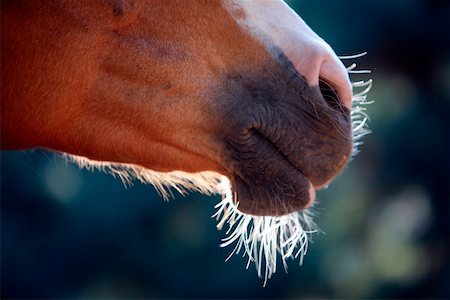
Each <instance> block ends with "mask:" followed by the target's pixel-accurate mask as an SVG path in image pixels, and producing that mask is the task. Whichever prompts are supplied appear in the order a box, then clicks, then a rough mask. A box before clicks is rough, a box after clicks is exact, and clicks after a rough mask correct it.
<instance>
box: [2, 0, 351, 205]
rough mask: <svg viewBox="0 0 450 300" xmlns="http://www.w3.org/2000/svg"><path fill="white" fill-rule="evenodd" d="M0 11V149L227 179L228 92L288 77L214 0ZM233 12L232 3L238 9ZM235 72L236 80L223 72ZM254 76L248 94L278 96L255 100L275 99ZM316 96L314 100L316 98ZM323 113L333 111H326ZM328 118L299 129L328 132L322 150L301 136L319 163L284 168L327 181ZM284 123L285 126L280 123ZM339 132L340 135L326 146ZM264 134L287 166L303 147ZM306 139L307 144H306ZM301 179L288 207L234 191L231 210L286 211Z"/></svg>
mask: <svg viewBox="0 0 450 300" xmlns="http://www.w3.org/2000/svg"><path fill="white" fill-rule="evenodd" d="M1 10H2V16H1V22H2V24H1V25H2V27H1V33H2V35H1V51H2V53H1V64H2V68H1V83H2V88H1V147H2V149H24V148H31V147H44V148H49V149H53V150H58V151H63V152H67V153H71V154H76V155H80V156H84V157H88V158H90V159H94V160H98V161H110V162H119V163H120V162H123V163H128V164H136V165H140V166H143V167H145V168H149V169H152V170H156V171H161V172H166V171H173V170H181V171H186V172H200V171H214V172H218V173H221V174H224V175H227V176H229V177H233V176H235V175H237V174H236V172H235V169H236V168H234V167H233V164H235V163H236V161H237V162H239V161H242V157H241V158H240V159H232V158H230V157H229V156H230V155H231V154H230V153H229V152H230V149H229V148H228V147H226V144H227V141H229V140H230V139H231V140H233V138H232V137H230V136H232V135H233V133H231V132H229V131H227V130H226V128H228V127H227V126H228V125H227V123H228V122H229V121H230V120H231V119H232V121H233V124H232V125H233V126H234V125H236V124H237V123H239V122H241V121H242V120H237V119H236V118H234V119H233V118H231V117H230V112H231V114H233V111H237V110H239V109H240V108H241V107H243V105H242V104H245V101H250V102H252V101H254V100H255V98H254V97H253V96H251V97H248V96H244V97H240V96H239V95H242V92H243V91H244V92H245V89H246V88H247V86H248V84H249V82H252V80H259V78H264V80H265V81H264V80H263V81H262V83H264V82H269V81H270V80H272V79H273V81H274V82H277V80H278V81H280V80H281V81H280V82H278V83H279V84H281V85H285V84H286V83H287V80H289V78H288V79H286V78H285V77H286V76H285V75H283V74H281V73H283V72H284V71H283V70H287V69H286V66H285V65H284V64H285V62H284V61H281V60H280V58H279V57H278V48H277V47H276V45H273V47H272V48H270V47H269V48H268V47H266V46H265V45H263V44H262V42H261V41H260V40H258V39H256V38H254V37H253V36H252V35H251V34H249V33H248V32H247V31H246V30H244V29H243V28H242V27H241V26H240V25H239V24H238V23H237V22H236V20H235V19H234V18H233V16H231V15H230V13H229V12H228V11H227V10H226V9H224V7H223V5H222V3H221V1H219V0H183V1H175V0H172V1H165V0H161V1H158V0H152V1H144V0H142V1H139V0H133V1H132V0H130V1H126V0H123V1H120V0H103V1H102V0H96V1H94V0H84V1H83V0H55V1H50V0H48V1H45V0H30V1H4V2H2V9H1ZM243 14H245V12H243V11H240V12H239V17H243ZM283 57H284V56H283ZM264 66H266V67H264ZM267 66H270V67H267ZM289 67H291V68H294V66H293V65H289ZM271 72H275V73H276V74H275V75H276V76H275V77H271V76H270V74H271ZM280 72H281V73H280ZM236 74H243V75H245V76H244V77H243V78H245V80H244V81H242V82H236V81H235V80H234V79H233V80H230V78H235V76H236ZM297 76H298V77H299V78H301V76H300V75H298V74H297ZM262 83H259V84H257V86H258V89H259V90H260V91H262V92H264V93H266V94H267V95H269V96H270V94H271V93H275V92H277V93H278V94H277V95H275V96H273V95H272V96H273V97H272V96H270V97H272V98H270V97H269V98H267V97H266V100H267V99H269V100H270V99H276V100H277V101H283V97H282V96H283V95H281V92H280V91H279V86H277V88H274V89H272V90H271V89H269V88H261V84H262ZM230 84H231V85H234V86H233V87H231V88H230ZM298 84H299V85H305V81H304V80H303V82H300V83H298ZM277 89H278V90H277ZM294 90H295V88H294ZM232 91H236V93H233V92H232ZM297 91H298V96H299V98H298V100H299V101H303V102H304V101H305V98H304V97H303V96H302V94H304V93H312V94H314V93H320V92H319V90H318V88H316V89H315V90H312V91H309V89H308V88H306V87H305V88H303V89H297ZM290 97H291V98H289V101H293V100H295V99H294V98H292V97H293V96H292V95H291V96H290ZM319 98H320V97H319ZM228 100H229V101H228ZM318 101H322V102H321V103H322V104H324V103H325V102H323V98H321V99H319V100H318ZM250 102H249V103H250ZM244 106H245V105H244ZM307 110H308V113H307V114H306V115H305V116H306V117H305V118H304V119H302V120H301V122H300V121H296V122H297V123H295V122H293V124H294V123H295V124H296V126H297V125H299V124H302V122H305V124H308V122H309V119H310V117H308V116H311V115H313V114H314V107H313V106H310V107H309V108H308V109H307ZM326 110H327V111H330V112H332V111H334V112H333V113H332V114H334V115H336V113H335V111H336V109H334V110H329V109H328V108H326ZM347 114H348V112H347ZM237 115H239V113H237ZM334 115H333V116H332V118H331V119H326V118H330V116H329V115H328V114H326V113H324V114H323V116H322V118H325V119H326V120H325V122H326V124H327V125H326V126H323V127H321V128H320V129H317V128H318V127H314V126H313V127H311V126H309V125H308V126H305V128H304V129H305V130H319V131H320V132H319V133H318V136H320V134H322V135H323V134H325V133H327V132H333V133H332V134H330V136H332V137H331V138H330V141H331V140H333V141H334V142H333V143H334V144H333V143H332V144H331V146H328V147H322V146H320V143H322V144H323V142H320V138H317V139H314V138H310V139H308V140H309V141H314V143H316V144H314V145H309V147H311V149H312V150H311V153H316V152H317V151H318V150H317V149H322V150H323V151H325V152H326V151H328V152H326V153H325V152H323V151H322V152H321V153H320V154H321V155H324V156H327V160H326V162H327V166H325V164H324V163H323V162H324V161H322V164H321V163H320V162H318V164H316V165H315V163H314V160H311V163H310V165H307V164H304V165H302V168H303V169H302V170H300V169H297V170H296V172H299V171H300V172H306V173H308V171H307V170H308V169H311V170H312V169H314V168H315V167H316V166H317V165H319V166H324V167H325V169H324V170H327V171H326V172H325V171H324V172H323V174H324V175H323V176H322V177H321V178H314V180H313V181H314V182H313V183H317V184H323V183H324V182H327V181H328V180H330V179H331V178H332V177H334V176H335V175H336V174H337V173H338V172H339V171H340V170H341V169H342V167H343V165H344V164H345V163H346V162H347V160H348V157H349V151H350V150H349V149H350V148H351V138H349V135H350V132H351V128H350V127H348V125H349V123H345V124H343V125H342V126H340V125H339V126H338V127H337V129H336V128H335V129H336V130H335V131H333V130H334V129H333V126H334V125H335V123H333V122H334V121H335V120H336V116H334ZM299 122H300V123H299ZM317 122H319V123H320V122H321V120H319V121H317ZM330 124H331V125H330ZM332 125H333V126H332ZM344 129H345V130H344ZM284 130H285V131H286V132H285V133H286V134H287V133H288V131H289V128H285V129H284ZM321 130H322V131H321ZM342 130H344V135H343V142H342V143H339V142H336V141H338V140H339V138H340V136H339V134H338V133H337V132H341V131H342ZM297 133H298V132H297ZM309 136H314V133H312V134H309ZM290 138H291V139H292V138H295V137H293V136H292V135H291V136H290ZM317 141H319V142H317ZM269 142H271V143H274V144H275V146H276V147H281V150H282V151H284V152H288V154H285V153H283V154H285V155H288V156H293V157H288V158H287V160H290V159H294V164H297V163H298V162H297V160H299V159H301V157H299V156H298V155H300V154H302V155H303V154H304V153H303V152H302V153H296V154H295V155H294V154H289V153H290V151H285V150H286V149H285V148H286V147H287V146H286V145H284V144H283V143H281V142H280V143H279V145H278V144H277V141H274V140H271V138H269ZM286 143H287V142H286ZM317 143H318V144H317ZM291 144H292V145H293V146H294V145H298V141H297V143H291ZM315 145H317V146H318V147H319V148H317V149H313V148H314V147H315ZM283 147H284V148H283ZM277 149H278V148H277ZM272 150H273V149H272ZM264 151H265V150H264ZM264 151H259V150H258V151H255V153H256V155H259V154H260V153H264ZM305 151H306V150H305ZM319 152H320V151H319ZM233 155H238V156H239V155H240V154H239V153H238V154H233ZM345 155H347V159H344V160H342V157H343V156H345ZM294 156H295V157H294ZM318 157H320V155H319V156H318ZM230 161H232V162H230ZM247 161H248V160H247ZM284 163H287V162H284ZM243 165H245V164H243ZM255 167H257V166H253V168H255ZM327 168H328V169H329V170H328V169H327ZM305 170H306V171H305ZM291 171H292V170H291ZM249 174H256V173H255V172H254V171H252V172H250V173H249ZM288 174H290V175H289V176H291V175H292V176H295V175H296V173H295V172H293V171H292V172H291V173H288ZM306 175H308V174H306ZM286 176H287V175H286ZM292 176H291V178H292ZM313 176H316V175H313ZM286 180H287V182H289V180H290V179H286ZM286 180H285V181H286ZM305 180H306V179H305ZM263 181H264V184H267V180H263ZM269 183H270V181H269ZM294 185H295V184H294ZM307 187H308V183H307V181H304V182H303V183H302V187H301V188H300V190H301V192H299V194H298V195H294V196H295V197H296V198H297V200H298V203H300V204H298V203H297V205H291V203H292V201H293V200H292V197H290V198H289V201H288V200H283V199H278V201H280V202H282V206H283V205H284V206H283V207H281V206H277V207H276V208H275V209H265V210H260V211H258V210H255V209H253V210H252V209H251V207H255V206H254V205H253V204H252V203H253V202H255V201H266V200H267V199H261V200H260V199H257V198H255V197H256V196H255V195H258V197H259V195H260V193H257V194H255V195H253V196H252V195H251V193H250V194H248V195H247V196H245V195H244V194H245V193H244V192H243V195H242V197H241V198H240V200H241V201H244V202H245V201H251V202H252V203H250V202H248V203H247V205H246V206H245V205H243V207H248V211H249V212H252V213H255V214H280V213H286V212H289V211H291V210H293V209H297V210H298V209H301V208H302V207H303V206H304V200H305V199H304V198H305V197H308V189H307ZM270 188H272V187H270ZM305 189H306V190H305ZM238 190H239V188H238ZM294 190H295V188H294ZM269 195H270V194H269ZM275 196H277V197H279V196H280V195H279V194H277V193H275ZM295 197H294V198H295ZM269 198H270V197H269ZM300 198H301V199H300ZM286 201H288V202H289V203H288V202H286ZM263 206H264V207H265V206H268V204H267V203H266V205H261V207H263Z"/></svg>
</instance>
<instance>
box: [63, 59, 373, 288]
mask: <svg viewBox="0 0 450 300" xmlns="http://www.w3.org/2000/svg"><path fill="white" fill-rule="evenodd" d="M365 54H366V52H364V53H361V54H357V55H350V56H341V57H340V58H341V59H354V58H358V57H361V56H363V55H365ZM354 68H356V64H352V65H351V66H350V67H348V68H347V70H348V72H349V73H370V71H367V70H361V71H357V70H354ZM352 86H353V87H354V88H355V89H362V91H359V92H354V94H353V97H352V100H353V109H352V112H351V120H352V124H353V140H354V143H353V150H352V157H353V156H354V155H355V154H356V153H358V147H359V146H360V145H362V141H361V140H360V139H361V138H362V137H363V136H365V135H367V134H369V133H370V130H369V129H368V126H367V121H368V120H369V117H368V116H367V114H366V113H365V110H366V108H365V106H366V105H367V104H370V103H372V102H371V101H370V102H368V101H367V100H366V95H367V93H368V92H369V90H370V89H371V87H372V79H370V80H367V81H356V82H353V83H352ZM64 156H65V157H66V158H67V160H70V161H73V162H75V163H77V164H78V165H79V166H80V167H81V168H86V169H87V170H94V169H98V170H101V171H104V172H107V173H110V174H111V175H112V176H114V177H117V178H119V179H120V180H121V181H122V182H123V184H124V185H125V186H129V185H131V184H132V181H133V180H138V181H140V182H143V183H148V184H152V185H153V186H154V187H155V188H156V190H157V191H158V193H159V194H160V195H161V196H162V197H163V198H164V199H165V200H167V199H168V198H169V197H170V196H173V194H172V189H174V190H176V191H177V192H179V193H180V194H182V195H185V194H186V193H187V192H188V191H189V190H193V191H197V192H200V193H203V194H207V195H212V194H220V195H222V200H221V201H220V202H219V203H218V204H216V205H215V206H214V208H215V209H216V212H215V213H214V214H213V216H212V218H215V219H216V220H217V222H218V223H217V229H219V230H221V229H223V227H224V226H228V228H227V229H226V232H225V237H224V238H223V239H222V243H221V244H220V247H227V246H230V245H232V244H234V247H233V250H232V251H231V252H230V255H229V256H228V257H227V258H226V261H228V260H229V259H230V258H231V257H232V256H233V255H234V254H239V253H240V252H241V251H242V255H243V256H247V257H248V259H247V263H246V268H248V267H249V266H250V264H251V263H254V264H255V267H256V271H257V274H258V276H259V277H264V284H263V285H264V286H265V285H266V283H267V280H268V279H270V278H271V277H272V275H273V274H274V273H275V272H276V271H277V259H278V255H279V256H280V258H281V262H282V264H283V268H284V270H285V272H287V268H288V266H287V260H288V259H289V258H291V259H296V258H298V259H299V263H300V264H302V262H303V258H304V256H305V255H306V252H307V250H308V237H309V235H311V234H312V233H315V232H317V231H318V228H317V226H316V225H315V224H314V222H313V221H312V212H311V210H310V209H306V210H303V211H300V212H293V213H290V214H287V215H284V216H276V217H272V216H253V215H249V214H246V213H243V212H241V211H239V209H238V207H239V204H238V199H237V198H236V194H232V189H231V184H230V181H229V179H228V178H226V177H225V176H222V175H220V174H218V173H215V172H200V173H194V174H192V173H186V172H181V171H174V172H168V173H161V172H155V171H151V170H148V169H146V168H144V167H140V166H137V165H132V164H122V163H110V162H100V161H93V160H90V159H88V158H85V157H81V156H75V155H68V154H64Z"/></svg>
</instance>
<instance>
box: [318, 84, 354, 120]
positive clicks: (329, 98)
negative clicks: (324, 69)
mask: <svg viewBox="0 0 450 300" xmlns="http://www.w3.org/2000/svg"><path fill="white" fill-rule="evenodd" d="M319 88H320V92H321V93H322V96H323V99H324V100H325V102H326V103H327V104H328V105H329V106H330V107H331V108H333V109H334V110H337V111H340V112H348V108H347V107H346V106H345V105H343V104H342V101H341V100H340V99H339V96H338V94H337V92H336V90H334V89H333V88H332V87H331V86H330V85H329V84H328V83H327V82H326V81H324V80H322V79H319Z"/></svg>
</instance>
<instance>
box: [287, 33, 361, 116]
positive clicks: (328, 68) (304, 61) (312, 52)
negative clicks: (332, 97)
mask: <svg viewBox="0 0 450 300" xmlns="http://www.w3.org/2000/svg"><path fill="white" fill-rule="evenodd" d="M298 56H302V57H301V59H295V58H294V59H293V63H294V66H295V68H296V70H297V72H299V73H300V74H301V75H303V76H304V77H305V78H306V80H307V81H308V84H309V85H311V86H318V85H319V82H320V81H324V82H326V83H327V84H328V85H329V86H330V87H331V88H333V89H334V90H335V91H336V93H337V95H338V97H339V100H340V101H341V103H342V105H344V106H346V107H347V108H348V109H349V110H351V107H352V93H353V91H352V84H351V82H350V78H349V76H348V72H347V69H346V68H345V66H344V64H343V63H342V62H341V60H340V59H339V58H338V57H337V55H336V54H335V53H334V51H333V49H332V48H331V47H330V46H329V45H328V44H327V43H326V42H324V41H323V40H321V41H316V42H314V43H313V45H310V48H309V51H306V53H303V54H301V53H299V54H298Z"/></svg>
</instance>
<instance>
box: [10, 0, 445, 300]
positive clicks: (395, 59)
mask: <svg viewBox="0 0 450 300" xmlns="http://www.w3.org/2000/svg"><path fill="white" fill-rule="evenodd" d="M288 2H289V3H290V4H291V5H292V6H293V7H294V8H295V9H296V10H297V11H298V12H299V14H300V15H301V16H302V17H303V19H304V20H305V21H306V22H307V23H308V24H309V25H310V26H311V27H312V28H313V29H314V30H315V31H316V32H317V33H318V34H319V35H320V36H321V37H323V38H324V39H325V40H326V41H327V42H328V43H329V44H330V45H331V46H332V47H333V48H334V49H335V51H336V52H337V53H338V54H340V55H345V54H355V53H360V52H363V51H368V55H367V56H366V57H364V58H361V59H359V60H358V63H359V65H360V67H361V68H370V69H372V70H373V73H372V75H370V76H371V77H372V78H373V79H374V82H375V84H374V87H373V89H372V91H371V92H370V94H369V97H370V99H372V100H375V103H374V104H372V105H370V107H369V108H368V113H369V114H370V116H371V122H370V127H371V129H372V131H373V133H372V134H371V135H369V136H368V137H366V138H365V144H364V145H363V147H362V153H361V154H360V155H359V156H357V157H356V158H355V159H354V161H353V162H352V163H351V164H350V166H349V168H347V170H346V171H345V172H344V174H342V175H341V176H340V177H339V178H338V179H337V180H336V181H335V182H334V183H333V184H331V185H330V187H329V188H328V189H327V190H324V191H321V192H319V193H318V201H319V203H318V205H317V216H316V222H317V223H318V224H319V226H320V228H321V229H322V230H323V231H324V233H322V234H316V235H314V236H313V242H314V243H313V244H311V245H310V248H309V252H308V254H307V256H306V258H305V261H304V265H303V266H301V267H299V266H298V262H296V261H291V262H290V264H289V270H288V271H289V273H288V274H285V273H284V271H283V270H282V269H279V270H278V272H277V274H275V275H274V276H273V278H272V279H271V280H270V281H269V282H268V284H267V286H266V287H265V288H263V287H262V283H263V282H262V280H261V279H259V278H258V277H257V275H256V271H255V269H254V268H253V267H250V268H249V269H248V270H245V264H246V260H245V259H242V258H240V257H238V256H235V257H233V258H232V259H231V260H230V261H229V262H227V263H225V262H224V260H225V258H226V257H227V255H228V253H229V251H230V250H231V249H227V248H226V249H222V248H219V243H220V239H221V238H222V237H223V232H219V231H217V230H216V228H215V225H216V222H215V220H213V219H211V218H210V216H211V215H212V214H213V212H214V209H213V206H214V204H215V203H216V202H217V201H219V198H218V197H206V196H202V195H199V194H195V193H193V194H190V195H189V196H187V197H181V196H177V197H176V198H175V199H171V200H170V202H164V201H163V200H162V199H161V198H160V197H159V196H158V194H157V193H156V192H155V190H154V189H153V188H152V187H150V186H144V185H141V184H139V183H135V185H134V186H133V187H131V188H124V187H123V185H122V183H121V182H120V180H117V179H114V178H112V177H111V176H109V175H107V174H103V173H100V172H94V173H92V172H89V171H86V170H79V169H78V168H77V167H76V166H74V165H71V164H66V163H65V161H64V160H63V159H62V158H60V157H59V156H57V155H55V154H53V153H50V152H46V151H41V150H32V151H20V152H2V153H1V296H2V298H80V299H83V298H306V297H313V298H317V297H322V298H323V297H327V298H329V297H332V298H448V297H450V292H449V285H448V283H449V277H450V274H449V254H448V253H449V220H448V216H449V206H448V203H449V185H450V180H449V173H450V161H449V146H450V135H449V131H450V130H449V129H450V126H449V125H450V124H449V119H450V115H449V112H450V110H449V106H450V99H449V98H450V47H449V38H450V35H449V28H450V24H449V19H450V9H449V8H450V4H449V3H450V2H449V1H417V0H416V1H415V0H404V1H367V0H366V1H362V0H358V1H349V0H345V1H344V0H341V1H331V0H329V1H326V0H314V1H312V0H308V1H288ZM363 77H364V76H363ZM365 78H367V77H365ZM355 79H359V78H358V77H355Z"/></svg>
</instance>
